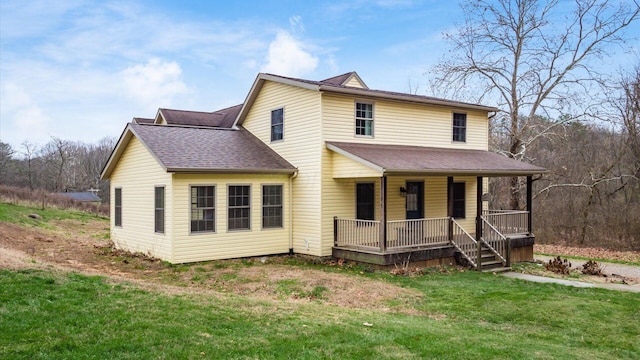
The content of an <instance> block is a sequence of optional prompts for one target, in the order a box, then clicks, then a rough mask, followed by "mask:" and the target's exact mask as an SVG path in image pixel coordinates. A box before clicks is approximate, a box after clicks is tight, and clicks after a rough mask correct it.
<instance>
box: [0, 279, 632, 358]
mask: <svg viewBox="0 0 640 360" xmlns="http://www.w3.org/2000/svg"><path fill="white" fill-rule="evenodd" d="M350 276H363V277H364V276H366V277H369V278H374V279H376V278H377V279H378V280H379V281H391V282H395V283H398V284H400V285H402V286H405V287H410V288H415V289H418V290H419V291H421V292H422V293H423V294H424V296H423V297H422V298H421V299H419V300H416V303H415V304H413V307H414V308H415V310H416V313H417V314H418V315H409V314H403V313H394V312H393V308H394V304H392V303H391V304H389V307H390V308H391V311H390V312H385V311H374V310H357V309H346V308H341V307H337V306H329V305H326V304H323V302H322V301H321V300H317V301H303V302H292V301H278V300H273V301H265V300H257V299H255V298H252V297H251V296H239V295H231V294H225V295H222V294H215V295H211V294H209V295H207V294H206V293H194V294H188V295H185V294H181V295H180V294H178V295H176V294H173V295H172V294H168V293H158V292H150V291H144V290H140V289H139V288H136V287H135V286H132V285H128V284H126V283H116V284H113V283H109V282H106V281H105V280H104V279H103V278H101V277H87V276H82V275H78V274H74V273H56V272H51V271H43V270H22V271H8V270H0V289H2V291H1V292H0V358H25V359H26V358H29V359H48V358H74V359H83V358H122V359H127V358H131V359H138V358H221V359H246V358H260V359H281V358H295V359H305V358H306V359H318V358H320V359H323V358H324V359H332V358H340V359H348V358H375V359H394V358H396V359H397V358H402V359H428V358H437V359H466V358H474V359H549V358H566V359H578V358H619V359H624V358H638V357H640V336H639V334H640V313H639V312H638V309H639V308H640V297H639V296H638V295H637V294H631V293H623V292H620V293H619V292H613V291H606V290H599V289H579V288H570V287H562V286H558V285H548V284H535V283H526V282H522V281H517V280H512V279H507V278H503V277H500V276H494V275H491V274H481V273H475V272H464V273H445V274H441V273H432V274H428V275H422V276H417V277H392V276H389V275H386V274H380V273H376V274H364V275H361V274H358V273H355V272H354V273H353V274H350ZM365 296H366V295H365ZM365 322H366V323H370V324H372V326H364V325H363V323H365Z"/></svg>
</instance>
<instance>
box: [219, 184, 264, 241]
mask: <svg viewBox="0 0 640 360" xmlns="http://www.w3.org/2000/svg"><path fill="white" fill-rule="evenodd" d="M251 185H252V184H250V183H249V184H227V199H226V201H227V216H226V218H227V219H226V220H227V232H232V233H235V232H242V231H252V230H251V229H252V227H251V221H252V220H253V216H251V212H252V211H253V202H252V201H251V197H252V196H253V191H252V189H251V188H252V186H251ZM232 186H248V187H249V228H247V229H229V213H230V211H229V210H230V206H229V188H230V187H232ZM261 193H262V192H261Z"/></svg>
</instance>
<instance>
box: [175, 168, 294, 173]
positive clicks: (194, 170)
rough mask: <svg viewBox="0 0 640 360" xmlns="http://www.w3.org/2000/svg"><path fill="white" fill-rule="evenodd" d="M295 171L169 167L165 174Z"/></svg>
mask: <svg viewBox="0 0 640 360" xmlns="http://www.w3.org/2000/svg"><path fill="white" fill-rule="evenodd" d="M296 171H297V169H264V168H246V169H242V168H241V169H210V168H181V167H170V168H167V172H170V173H180V174H294V173H295V172H296Z"/></svg>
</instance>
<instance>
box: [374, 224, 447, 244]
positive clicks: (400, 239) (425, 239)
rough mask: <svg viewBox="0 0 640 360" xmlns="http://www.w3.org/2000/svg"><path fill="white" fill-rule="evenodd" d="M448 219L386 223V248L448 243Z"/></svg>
mask: <svg viewBox="0 0 640 360" xmlns="http://www.w3.org/2000/svg"><path fill="white" fill-rule="evenodd" d="M448 231H449V218H446V217H443V218H432V219H416V220H390V221H387V248H402V247H417V246H424V245H437V244H446V243H448V242H449V234H448Z"/></svg>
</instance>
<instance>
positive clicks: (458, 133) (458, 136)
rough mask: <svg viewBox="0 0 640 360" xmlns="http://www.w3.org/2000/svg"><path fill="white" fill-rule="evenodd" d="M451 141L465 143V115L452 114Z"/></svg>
mask: <svg viewBox="0 0 640 360" xmlns="http://www.w3.org/2000/svg"><path fill="white" fill-rule="evenodd" d="M453 141H459V142H466V141H467V114H461V113H453Z"/></svg>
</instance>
